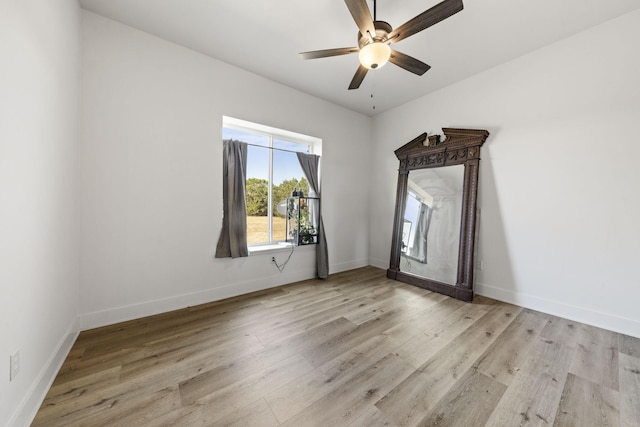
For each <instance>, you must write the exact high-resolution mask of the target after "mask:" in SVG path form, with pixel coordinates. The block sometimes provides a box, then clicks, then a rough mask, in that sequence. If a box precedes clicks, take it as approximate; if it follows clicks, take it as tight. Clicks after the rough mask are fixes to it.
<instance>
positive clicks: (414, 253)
mask: <svg viewBox="0 0 640 427" xmlns="http://www.w3.org/2000/svg"><path fill="white" fill-rule="evenodd" d="M430 223H431V209H429V206H427V205H425V204H424V203H422V204H421V206H420V214H419V215H418V220H417V221H416V231H415V234H414V236H413V246H412V248H411V253H408V254H407V255H409V256H411V257H413V258H415V259H417V260H418V261H420V262H422V263H424V264H426V263H427V233H428V232H429V224H430Z"/></svg>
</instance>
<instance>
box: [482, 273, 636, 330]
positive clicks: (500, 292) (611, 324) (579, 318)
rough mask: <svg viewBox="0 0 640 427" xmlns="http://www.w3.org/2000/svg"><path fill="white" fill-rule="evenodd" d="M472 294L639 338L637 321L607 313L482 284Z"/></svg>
mask: <svg viewBox="0 0 640 427" xmlns="http://www.w3.org/2000/svg"><path fill="white" fill-rule="evenodd" d="M474 292H475V293H476V294H478V295H482V296H485V297H488V298H493V299H496V300H498V301H504V302H508V303H510V304H515V305H518V306H520V307H525V308H529V309H531V310H536V311H541V312H543V313H547V314H552V315H554V316H559V317H564V318H565V319H569V320H574V321H576V322H581V323H586V324H588V325H592V326H596V327H599V328H603V329H608V330H610V331H614V332H619V333H621V334H625V335H630V336H633V337H638V338H640V322H638V321H637V320H633V319H626V318H623V317H618V316H614V315H611V314H609V313H603V312H599V311H595V310H592V309H587V308H583V307H578V306H574V305H571V304H566V303H563V302H560V301H554V300H548V299H545V298H540V297H537V296H533V295H528V294H523V293H520V292H512V291H508V290H505V289H500V288H496V287H494V286H490V285H487V284H484V283H478V282H476V283H475V285H474Z"/></svg>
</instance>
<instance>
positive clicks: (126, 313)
mask: <svg viewBox="0 0 640 427" xmlns="http://www.w3.org/2000/svg"><path fill="white" fill-rule="evenodd" d="M313 277H315V275H314V273H310V272H309V271H308V270H305V271H292V272H283V273H281V274H279V275H277V276H272V277H270V278H269V279H268V280H265V278H259V279H255V280H250V281H246V282H241V283H233V284H230V285H226V286H222V287H217V288H213V289H207V290H204V291H200V292H193V293H188V294H182V295H175V296H172V297H168V298H162V299H157V300H152V301H145V302H142V303H138V304H131V305H126V306H121V307H115V308H111V309H108V310H101V311H95V312H92V313H84V314H81V315H80V316H79V317H78V322H79V325H80V330H83V331H84V330H87V329H93V328H99V327H101V326H106V325H112V324H114V323H119V322H126V321H128V320H133V319H138V318H140V317H145V316H152V315H154V314H160V313H166V312H168V311H172V310H179V309H181V308H185V307H191V306H195V305H199V304H206V303H209V302H212V301H218V300H222V299H225V298H231V297H235V296H238V295H243V294H248V293H251V292H256V291H261V290H264V289H269V288H274V287H276V286H281V285H285V284H288V283H294V282H298V281H301V280H307V279H311V278H313Z"/></svg>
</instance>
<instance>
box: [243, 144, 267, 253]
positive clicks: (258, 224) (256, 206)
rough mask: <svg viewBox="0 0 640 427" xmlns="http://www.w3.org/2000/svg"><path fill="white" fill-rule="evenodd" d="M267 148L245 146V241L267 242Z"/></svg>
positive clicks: (249, 242)
mask: <svg viewBox="0 0 640 427" xmlns="http://www.w3.org/2000/svg"><path fill="white" fill-rule="evenodd" d="M268 185H269V149H268V148H263V147H254V146H252V145H249V146H248V147H247V181H246V190H247V192H246V201H247V243H248V244H254V243H266V242H269V222H268V216H267V215H268V206H269V199H268V197H269V187H268Z"/></svg>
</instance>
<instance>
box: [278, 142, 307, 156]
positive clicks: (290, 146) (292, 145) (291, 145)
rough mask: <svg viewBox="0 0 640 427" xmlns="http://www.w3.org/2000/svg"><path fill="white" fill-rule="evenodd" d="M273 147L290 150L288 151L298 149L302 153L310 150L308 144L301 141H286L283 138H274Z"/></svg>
mask: <svg viewBox="0 0 640 427" xmlns="http://www.w3.org/2000/svg"><path fill="white" fill-rule="evenodd" d="M273 148H278V149H280V150H288V151H298V152H300V153H308V152H309V145H308V144H300V143H299V142H291V141H285V140H283V139H274V140H273Z"/></svg>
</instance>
